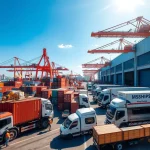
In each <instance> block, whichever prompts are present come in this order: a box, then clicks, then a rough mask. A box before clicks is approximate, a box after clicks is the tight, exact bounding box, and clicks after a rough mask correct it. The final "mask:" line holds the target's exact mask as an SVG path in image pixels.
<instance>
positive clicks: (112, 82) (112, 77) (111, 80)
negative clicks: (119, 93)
mask: <svg viewBox="0 0 150 150" xmlns="http://www.w3.org/2000/svg"><path fill="white" fill-rule="evenodd" d="M110 82H111V84H114V83H115V82H114V75H111V79H110Z"/></svg>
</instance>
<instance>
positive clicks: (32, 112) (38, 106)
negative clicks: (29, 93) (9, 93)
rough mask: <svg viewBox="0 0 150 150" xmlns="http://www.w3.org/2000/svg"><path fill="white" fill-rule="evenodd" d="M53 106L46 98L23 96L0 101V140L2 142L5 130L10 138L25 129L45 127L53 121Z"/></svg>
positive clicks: (12, 138)
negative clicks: (18, 98)
mask: <svg viewBox="0 0 150 150" xmlns="http://www.w3.org/2000/svg"><path fill="white" fill-rule="evenodd" d="M53 115H54V112H53V106H52V104H51V102H50V101H49V100H48V99H44V98H36V97H35V98H24V99H21V100H8V101H2V102H1V103H0V142H4V137H5V133H6V130H9V132H10V135H11V138H10V139H11V140H14V139H15V138H17V136H18V135H19V134H21V133H22V132H25V131H27V130H31V129H34V128H36V127H39V128H43V129H45V128H47V127H48V126H49V124H51V123H52V121H53Z"/></svg>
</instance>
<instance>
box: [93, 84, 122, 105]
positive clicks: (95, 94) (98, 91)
mask: <svg viewBox="0 0 150 150" xmlns="http://www.w3.org/2000/svg"><path fill="white" fill-rule="evenodd" d="M111 87H122V85H111V84H110V85H109V84H105V85H100V86H99V87H97V88H96V89H95V90H94V91H93V101H94V102H97V100H98V97H99V94H100V93H101V91H102V90H104V89H107V88H111Z"/></svg>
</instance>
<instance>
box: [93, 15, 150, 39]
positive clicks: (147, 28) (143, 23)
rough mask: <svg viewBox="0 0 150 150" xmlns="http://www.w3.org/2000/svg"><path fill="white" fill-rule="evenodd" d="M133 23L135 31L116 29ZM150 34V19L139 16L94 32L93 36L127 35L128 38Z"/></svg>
mask: <svg viewBox="0 0 150 150" xmlns="http://www.w3.org/2000/svg"><path fill="white" fill-rule="evenodd" d="M127 25H132V26H133V27H134V28H135V29H134V31H133V32H129V31H131V30H129V31H128V32H123V31H116V30H117V29H120V28H122V27H124V26H127ZM148 36H150V21H149V20H147V19H145V18H143V16H140V17H137V18H135V19H132V20H129V21H127V22H124V23H121V24H119V25H116V26H113V27H111V28H108V29H105V30H102V31H98V32H92V33H91V37H98V38H100V37H113V38H114V37H119V38H122V37H126V38H146V37H148Z"/></svg>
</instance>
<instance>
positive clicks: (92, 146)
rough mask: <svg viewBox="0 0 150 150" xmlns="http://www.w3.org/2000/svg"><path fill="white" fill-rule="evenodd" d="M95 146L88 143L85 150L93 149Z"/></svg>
mask: <svg viewBox="0 0 150 150" xmlns="http://www.w3.org/2000/svg"><path fill="white" fill-rule="evenodd" d="M95 149H96V148H95V146H94V145H90V146H89V147H87V148H86V149H85V150H95Z"/></svg>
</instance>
